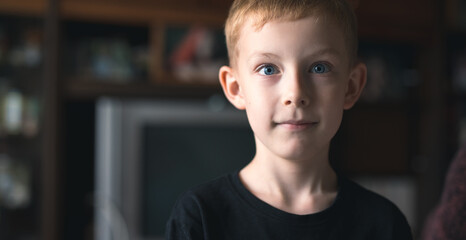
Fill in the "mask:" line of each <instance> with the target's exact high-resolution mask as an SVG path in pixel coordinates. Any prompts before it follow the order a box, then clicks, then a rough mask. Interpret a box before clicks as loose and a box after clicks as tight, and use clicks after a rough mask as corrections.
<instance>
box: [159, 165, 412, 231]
mask: <svg viewBox="0 0 466 240" xmlns="http://www.w3.org/2000/svg"><path fill="white" fill-rule="evenodd" d="M166 238H167V239H176V240H178V239H195V240H197V239H206V240H217V239H219V240H223V239H225V240H226V239H254V240H262V239H277V240H278V239H279V240H285V239H289V240H301V239H306V240H308V239H316V240H317V239H325V240H329V239H338V240H341V239H345V240H351V239H358V240H361V239H370V240H378V239H381V240H382V239H387V240H388V239H393V240H395V239H396V240H405V239H412V235H411V229H410V227H409V225H408V223H407V221H406V218H405V217H404V216H403V214H402V213H401V212H400V210H399V209H398V208H397V207H396V206H395V205H394V204H393V203H392V202H390V201H389V200H387V199H385V198H383V197H382V196H380V195H377V194H375V193H373V192H371V191H369V190H366V189H364V188H363V187H361V186H359V185H358V184H356V183H354V182H352V181H350V180H348V179H346V178H342V177H340V178H339V190H338V194H337V197H336V199H335V201H334V202H333V204H332V205H331V206H330V207H329V208H327V209H325V210H323V211H321V212H318V213H314V214H309V215H296V214H291V213H288V212H285V211H282V210H279V209H277V208H275V207H272V206H271V205H269V204H267V203H265V202H263V201H262V200H260V199H259V198H257V197H255V196H254V195H253V194H252V193H251V192H249V191H248V190H247V189H246V188H245V187H244V185H243V184H242V183H241V181H240V179H239V175H238V173H237V172H236V173H233V174H229V175H226V176H223V177H220V178H218V179H215V180H213V181H211V182H208V183H206V184H203V185H201V186H199V187H196V188H194V189H192V190H190V191H188V192H186V193H185V194H183V195H182V196H181V197H180V198H179V199H178V201H177V203H176V204H175V206H174V208H173V212H172V215H171V217H170V219H169V221H168V223H167V229H166Z"/></svg>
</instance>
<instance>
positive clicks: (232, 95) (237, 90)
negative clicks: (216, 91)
mask: <svg viewBox="0 0 466 240" xmlns="http://www.w3.org/2000/svg"><path fill="white" fill-rule="evenodd" d="M218 78H219V80H220V84H221V85H222V89H223V92H224V93H225V96H226V98H227V99H228V101H230V102H231V104H233V106H235V107H236V108H238V109H240V110H244V109H245V105H246V104H245V101H244V97H243V94H242V92H241V86H240V84H239V82H238V79H237V78H236V76H235V74H234V73H233V69H232V68H231V67H228V66H223V67H221V68H220V70H219V73H218Z"/></svg>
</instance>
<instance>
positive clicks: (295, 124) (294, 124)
mask: <svg viewBox="0 0 466 240" xmlns="http://www.w3.org/2000/svg"><path fill="white" fill-rule="evenodd" d="M317 123H318V122H312V121H295V120H289V121H284V122H278V123H277V125H278V126H281V127H284V128H286V129H289V130H304V129H307V128H310V127H313V126H315V125H317Z"/></svg>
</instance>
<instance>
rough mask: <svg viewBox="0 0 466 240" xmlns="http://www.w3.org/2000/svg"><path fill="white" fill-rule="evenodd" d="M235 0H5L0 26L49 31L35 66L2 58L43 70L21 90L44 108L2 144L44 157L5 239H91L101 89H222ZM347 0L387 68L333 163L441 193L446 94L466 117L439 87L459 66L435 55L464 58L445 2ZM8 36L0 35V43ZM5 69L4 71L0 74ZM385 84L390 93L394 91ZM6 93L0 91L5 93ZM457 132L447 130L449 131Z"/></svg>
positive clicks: (155, 94) (180, 93)
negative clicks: (26, 205) (447, 39)
mask: <svg viewBox="0 0 466 240" xmlns="http://www.w3.org/2000/svg"><path fill="white" fill-rule="evenodd" d="M231 2H232V1H231V0H221V1H217V0H215V1H214V0H196V1H188V0H156V1H154V0H119V1H114V0H61V1H58V0H22V1H10V0H0V20H1V22H0V27H1V25H2V24H4V23H5V22H4V20H3V19H4V18H3V16H7V17H8V16H11V15H15V18H17V19H29V18H35V19H39V21H38V22H39V25H40V26H42V31H43V34H44V36H43V38H42V39H47V41H45V40H44V41H43V44H42V45H41V46H42V47H41V49H43V51H44V58H43V64H41V65H39V66H38V67H37V68H36V69H35V70H34V71H35V72H34V73H28V71H29V70H27V71H25V70H24V69H21V68H20V69H15V68H12V67H9V66H8V67H5V65H1V64H0V74H4V70H5V69H8V71H10V70H12V71H14V72H16V73H18V74H20V75H21V74H25V75H26V77H24V78H29V77H27V74H30V75H33V76H41V77H39V79H40V80H38V81H36V82H35V83H34V84H31V83H29V82H25V87H24V88H22V89H24V91H25V92H31V93H32V95H33V96H37V98H38V99H40V100H39V102H40V103H39V105H40V106H43V109H41V108H39V109H41V110H40V112H39V115H40V116H41V118H40V119H41V120H40V121H41V122H40V126H42V127H40V128H39V131H38V132H39V133H38V135H37V137H36V138H35V140H24V139H23V140H22V137H18V136H13V137H12V136H7V137H5V136H0V154H2V153H3V152H5V150H3V149H4V147H3V146H5V144H4V142H7V141H8V142H10V141H11V144H13V145H17V146H18V148H20V147H19V146H21V145H20V142H22V141H24V142H25V143H24V144H26V145H27V146H25V147H24V149H27V150H26V151H25V154H28V155H31V156H32V155H34V156H41V157H31V158H34V160H31V161H32V162H34V163H33V165H32V166H33V167H31V169H32V168H33V169H36V170H33V172H34V173H33V174H32V175H31V176H32V177H31V179H32V180H34V184H35V185H33V186H34V187H32V189H33V190H32V194H33V195H32V196H33V197H32V201H33V207H32V208H31V209H30V210H26V211H25V212H18V213H16V212H10V213H6V214H5V213H3V212H2V208H1V207H0V238H2V237H3V236H4V235H2V234H4V233H5V234H13V235H5V236H8V237H11V236H12V237H11V239H15V238H19V237H20V235H18V234H19V232H23V230H24V229H25V230H24V231H25V232H27V233H29V234H30V235H31V236H33V237H37V236H41V237H39V238H43V239H50V240H55V239H63V238H65V239H66V238H68V237H76V236H79V237H76V238H80V239H83V238H85V239H86V236H87V235H86V233H85V232H86V231H91V230H90V229H91V228H92V210H90V209H92V204H91V203H89V198H91V193H92V190H93V179H92V177H91V175H92V174H93V172H92V171H93V158H94V155H93V154H94V152H93V150H94V149H93V147H94V145H93V143H94V139H93V136H94V131H95V129H94V127H95V126H94V122H93V119H92V118H93V117H94V116H93V113H94V103H95V102H94V101H95V100H96V99H97V98H99V97H102V96H112V97H122V98H140V97H145V98H165V97H167V98H168V97H169V98H186V97H206V96H210V95H212V94H214V93H220V88H219V86H218V84H217V81H216V70H215V69H216V68H217V67H218V65H219V64H224V63H225V61H226V51H225V49H224V45H223V46H222V44H224V40H223V35H222V27H223V24H224V20H225V17H226V15H227V12H228V8H229V6H230V4H231ZM351 2H352V3H353V4H354V5H355V6H356V7H357V9H356V13H357V15H358V22H359V34H360V42H361V44H360V49H361V53H364V52H366V53H367V52H369V53H375V54H372V55H371V54H361V55H363V56H364V57H365V58H364V59H363V60H365V61H366V62H367V64H368V66H369V68H370V69H378V71H379V72H375V73H374V72H372V73H370V74H371V76H370V79H369V81H371V83H369V84H368V90H367V92H368V93H367V94H366V96H363V99H361V101H360V102H358V104H356V106H355V107H354V109H352V110H350V111H348V112H347V113H345V117H344V122H343V125H342V127H341V129H340V132H339V135H338V136H337V138H336V141H335V142H336V144H335V145H336V148H335V149H336V153H335V155H336V157H337V158H338V160H337V161H336V164H337V165H338V167H340V168H341V169H342V170H343V171H345V172H347V173H348V174H349V175H353V176H354V175H375V176H387V175H403V176H406V175H407V176H411V177H414V178H418V177H419V179H420V180H419V181H420V184H419V185H424V190H419V195H418V197H419V198H423V197H424V196H427V197H432V196H435V194H436V193H435V191H438V190H439V188H440V183H439V182H441V180H435V182H433V183H432V182H430V183H432V184H434V187H433V188H434V189H435V191H434V192H433V193H431V194H429V193H428V191H430V189H428V186H429V185H431V184H430V183H429V184H427V183H428V181H427V180H425V179H428V178H429V176H433V177H434V178H439V176H440V175H441V174H438V173H437V174H433V171H430V170H429V171H430V172H429V171H427V172H425V171H424V170H423V169H426V167H425V165H426V164H434V165H435V164H438V163H439V162H441V161H443V159H444V158H446V157H448V154H449V151H450V150H446V149H447V148H448V147H447V146H445V144H446V143H447V142H448V141H447V138H446V137H444V135H442V134H441V133H442V132H443V131H447V130H448V126H460V125H461V124H463V125H464V123H461V124H459V123H458V122H457V119H456V118H455V117H452V118H451V119H450V120H447V118H446V117H443V114H444V113H445V112H446V108H448V106H446V105H445V104H444V103H445V102H447V101H451V102H454V103H455V106H456V108H455V109H456V110H455V111H454V114H457V115H461V116H463V117H462V118H461V119H463V120H462V121H463V122H464V119H465V117H464V116H465V115H466V114H465V113H464V112H462V111H461V109H464V108H462V107H464V105H465V104H466V103H465V101H464V95H465V94H464V92H462V93H458V94H457V95H454V96H455V97H454V98H450V97H448V96H447V95H445V94H443V90H444V88H438V86H443V85H444V84H442V82H444V80H445V79H448V83H450V82H452V81H456V80H452V79H453V78H454V77H453V75H454V74H453V71H456V70H452V71H451V75H448V78H446V77H445V75H446V74H447V70H446V67H445V66H443V65H442V67H439V68H436V67H435V66H436V63H435V61H434V60H438V59H441V60H438V61H439V62H441V61H443V60H445V58H448V59H447V61H448V62H450V61H452V62H454V61H457V60H455V59H456V57H451V58H450V57H448V56H453V55H454V56H456V55H455V51H456V48H455V50H451V51H449V53H452V55H450V54H449V55H448V56H447V54H446V52H447V50H445V49H446V48H445V47H444V46H443V45H442V40H443V37H444V33H445V32H444V30H445V29H446V28H447V27H445V26H444V25H443V22H444V21H443V20H442V18H441V16H442V14H443V13H440V12H439V11H440V10H438V8H439V6H443V5H442V4H443V3H442V2H441V1H436V0H430V1H420V0H414V1H401V0H391V1H389V0H380V1H371V0H359V1H358V0H353V1H351ZM460 3H461V1H458V0H456V1H455V0H450V1H447V5H446V6H447V7H446V9H447V10H448V11H450V12H456V9H457V8H456V7H451V6H457V5H458V4H460ZM455 4H456V5H455ZM46 13H47V14H46ZM447 16H450V14H447ZM461 16H462V15H461V14H457V15H455V16H452V17H451V18H448V19H450V20H448V21H447V20H445V21H446V22H451V21H453V22H455V21H456V22H455V24H451V25H450V26H456V27H454V28H455V29H458V27H457V26H458V25H459V26H461V23H458V19H460V18H461ZM452 19H453V20H452ZM455 19H456V20H455ZM448 28H449V27H448ZM20 29H21V28H20ZM0 30H1V28H0ZM459 32H460V33H461V32H462V31H459ZM455 33H458V32H455ZM462 33H463V34H455V36H454V37H453V38H451V39H452V41H454V42H456V43H457V45H455V46H460V47H462V48H465V46H464V44H462V43H463V42H464V40H465V39H466V38H465V37H464V31H463V32H462ZM458 35H459V36H462V37H459V36H458ZM50 39H52V41H49V40H50ZM193 39H194V40H193ZM1 41H2V40H1V32H0V52H1V50H2V49H1V48H2V46H1V44H2V43H1ZM193 41H197V42H203V43H205V42H210V45H208V46H207V49H208V51H206V52H204V53H201V55H202V54H203V55H202V56H199V55H196V54H199V53H196V52H195V51H193V48H196V46H192V42H193ZM190 44H191V45H190ZM198 44H199V43H198ZM197 47H199V46H197ZM205 47H206V46H204V48H205ZM387 49H388V50H387ZM209 54H210V55H209ZM377 56H378V57H377ZM212 69H214V70H212ZM380 69H382V70H380ZM383 69H385V70H383ZM456 69H457V70H458V68H456ZM444 70H445V71H444ZM460 70H461V68H460ZM371 71H372V70H371ZM384 71H388V74H385V73H386V72H384ZM380 74H382V75H383V76H384V77H385V78H386V79H384V80H383V81H385V82H384V84H385V85H377V84H378V83H380V82H381V79H378V78H377V77H374V76H377V75H380ZM444 74H445V75H444ZM192 76H195V77H192ZM4 77H5V76H4V75H0V83H1V82H2V81H3V80H2V78H4ZM374 82H377V84H372V83H374ZM36 84H37V85H36ZM460 84H461V83H460ZM377 86H378V87H377ZM381 86H382V87H381ZM454 88H456V87H454V86H451V89H450V90H451V91H452V92H453V89H454ZM389 90H390V91H392V92H393V94H392V93H390V94H391V95H390V94H387V92H389ZM1 91H2V90H1V89H0V96H2V97H4V96H6V95H5V94H3V93H2V92H1ZM380 91H382V92H384V93H385V95H384V94H380V93H378V92H380ZM460 100H461V101H460ZM447 121H448V122H447ZM449 121H451V122H453V123H454V124H450V123H451V122H449ZM463 125H461V126H463ZM456 129H457V128H454V129H451V130H448V131H449V132H450V134H451V135H452V134H454V133H455V131H456ZM432 136H434V137H432ZM5 139H7V140H5ZM41 141H42V142H43V143H41ZM7 144H10V143H7ZM21 144H23V143H21ZM41 144H43V145H41ZM21 148H23V147H21ZM450 148H451V149H452V148H453V147H450ZM437 149H440V150H437ZM26 152H27V153H26ZM83 159H85V160H83ZM426 159H427V160H426ZM429 159H430V160H429ZM78 163H79V164H78ZM439 165H442V164H439ZM0 168H1V166H0ZM37 169H39V170H37ZM76 169H79V171H78V172H77V171H75V170H76ZM0 171H2V170H1V169H0ZM82 178H86V181H84V180H82ZM435 184H437V185H435ZM432 204H433V201H430V202H427V203H424V205H423V206H422V207H419V209H418V211H419V212H420V213H419V214H418V220H419V224H421V223H422V220H423V217H425V215H427V212H428V210H429V207H430V206H431V205H432ZM8 211H9V210H8ZM28 211H29V212H28ZM25 216H27V217H30V216H33V219H35V220H28V221H26V222H25V223H26V224H24V229H19V228H18V229H17V230H11V231H14V232H11V231H10V230H8V231H9V232H7V230H5V229H7V228H8V226H7V225H4V224H2V223H3V222H5V221H8V222H14V221H17V222H18V221H22V220H23V219H25V218H26V217H25ZM5 218H8V220H5ZM2 221H3V222H2ZM8 229H10V228H8ZM70 233H71V234H74V233H76V236H71V235H69V234H70ZM14 234H16V235H14Z"/></svg>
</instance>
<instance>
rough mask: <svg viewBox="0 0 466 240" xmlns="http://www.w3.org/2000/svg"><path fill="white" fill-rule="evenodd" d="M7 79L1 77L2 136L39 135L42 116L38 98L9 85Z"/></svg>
mask: <svg viewBox="0 0 466 240" xmlns="http://www.w3.org/2000/svg"><path fill="white" fill-rule="evenodd" d="M7 81H8V80H7V79H2V78H0V136H4V135H20V134H21V135H23V136H25V137H28V138H32V137H35V136H37V134H38V132H39V118H40V116H39V115H40V104H39V100H38V98H37V97H35V96H33V95H25V94H23V93H22V92H21V91H19V90H18V89H15V88H10V87H8V84H7Z"/></svg>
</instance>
